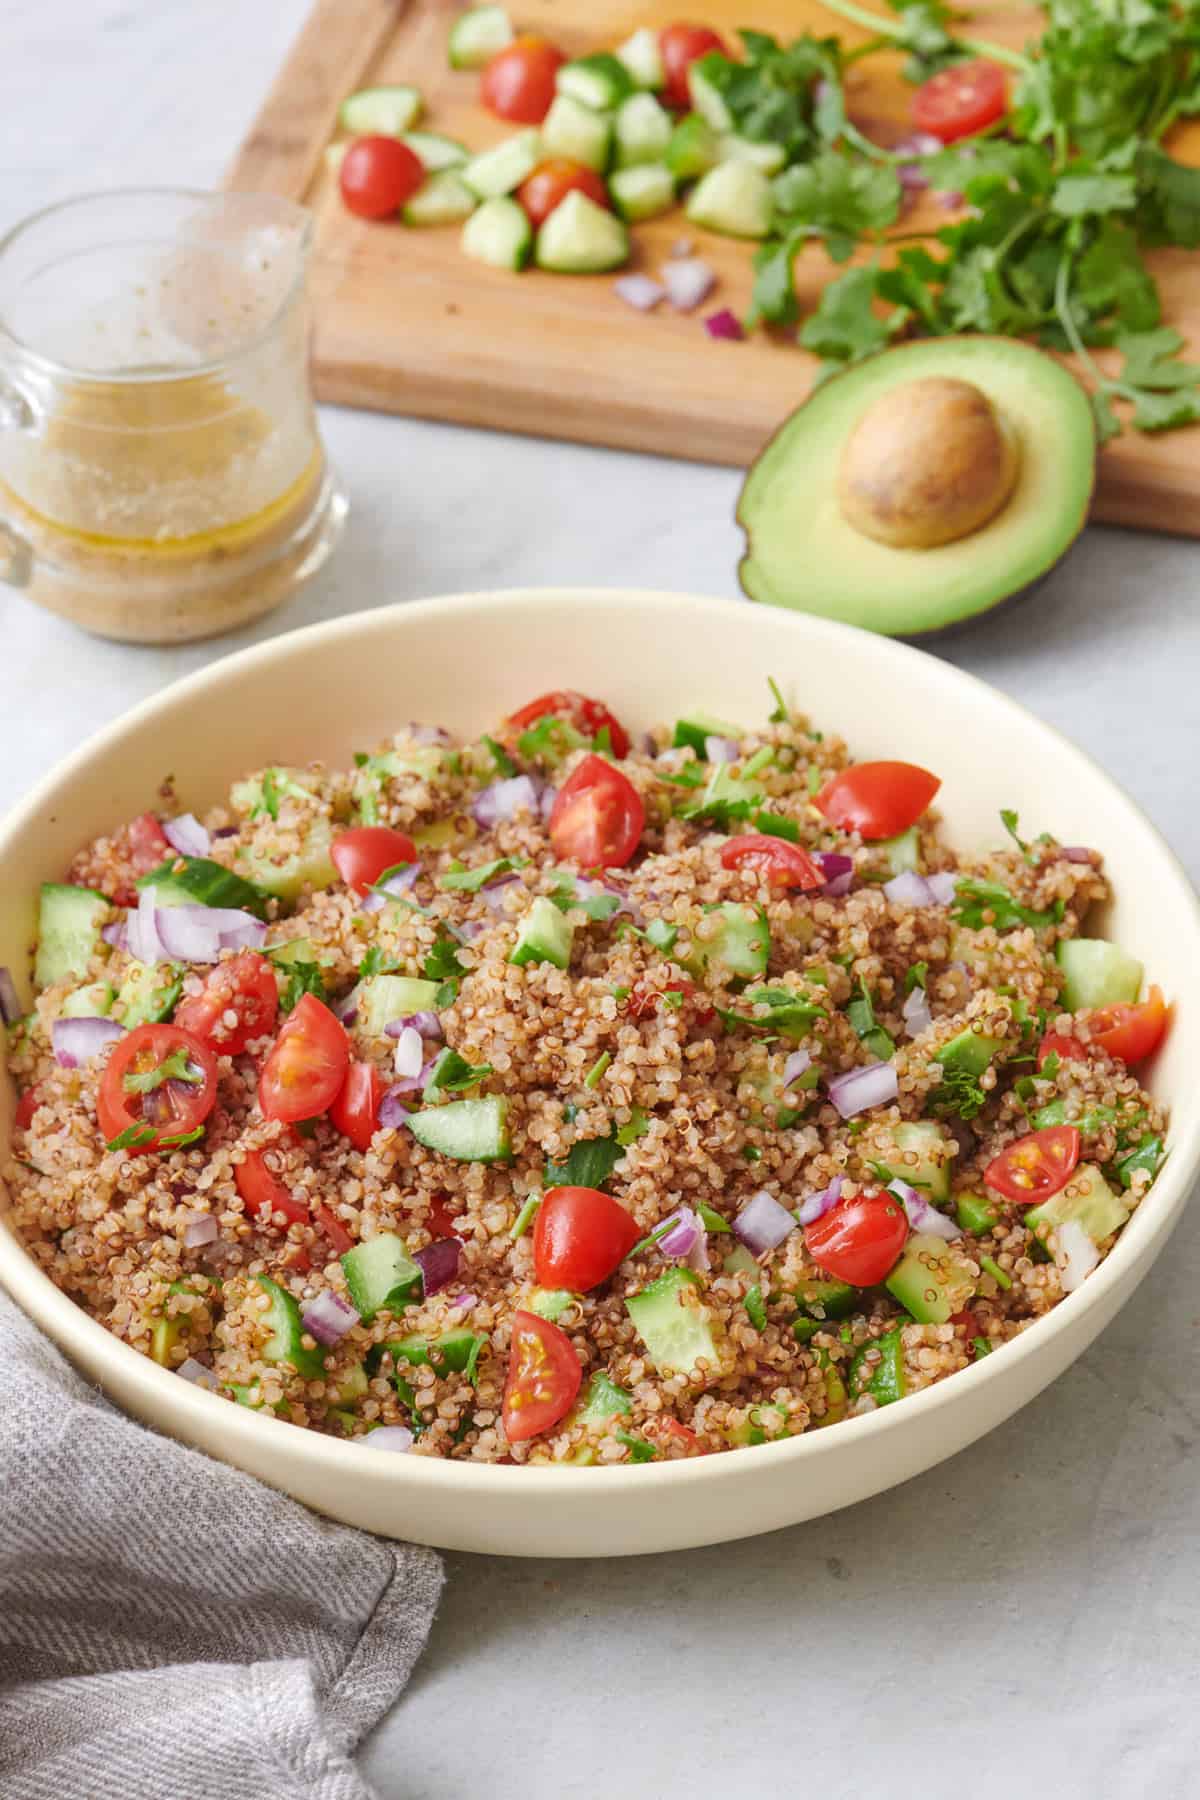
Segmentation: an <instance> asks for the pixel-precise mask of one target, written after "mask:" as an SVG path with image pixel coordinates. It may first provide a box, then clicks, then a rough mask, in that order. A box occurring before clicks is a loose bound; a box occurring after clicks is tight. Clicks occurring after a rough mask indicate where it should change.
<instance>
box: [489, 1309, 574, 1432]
mask: <svg viewBox="0 0 1200 1800" xmlns="http://www.w3.org/2000/svg"><path fill="white" fill-rule="evenodd" d="M582 1378H583V1370H582V1368H581V1367H580V1363H579V1358H578V1357H577V1356H576V1354H575V1346H574V1344H572V1342H571V1340H570V1338H569V1337H568V1336H567V1334H566V1332H565V1331H562V1330H560V1328H559V1327H558V1326H557V1325H554V1324H552V1323H551V1322H550V1320H549V1319H542V1318H539V1317H538V1315H537V1313H531V1312H518V1313H516V1314H515V1315H514V1317H513V1328H512V1349H511V1350H510V1352H509V1358H508V1379H507V1381H506V1382H505V1384H504V1410H503V1414H502V1417H503V1419H504V1430H505V1433H506V1435H507V1437H508V1440H509V1442H510V1443H513V1444H519V1443H522V1442H524V1440H525V1439H526V1438H531V1437H537V1435H538V1433H539V1432H542V1431H549V1430H550V1428H551V1426H553V1425H557V1424H558V1421H559V1420H560V1419H561V1418H563V1417H564V1416H565V1415H566V1414H567V1413H568V1412H570V1410H571V1407H572V1406H573V1404H574V1402H575V1396H576V1394H577V1393H578V1392H579V1383H580V1381H581V1380H582Z"/></svg>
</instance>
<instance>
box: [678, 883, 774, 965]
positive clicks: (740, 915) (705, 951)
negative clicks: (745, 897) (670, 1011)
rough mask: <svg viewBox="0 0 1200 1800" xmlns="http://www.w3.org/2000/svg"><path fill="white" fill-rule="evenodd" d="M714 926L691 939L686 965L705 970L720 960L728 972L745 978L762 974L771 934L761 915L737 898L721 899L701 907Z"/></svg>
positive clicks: (769, 947) (768, 953) (767, 956)
mask: <svg viewBox="0 0 1200 1800" xmlns="http://www.w3.org/2000/svg"><path fill="white" fill-rule="evenodd" d="M705 916H706V918H707V919H709V920H711V921H713V924H714V925H715V929H710V930H709V931H707V932H706V935H705V936H704V937H703V938H695V939H694V940H693V950H692V955H691V958H690V959H689V967H691V968H694V969H696V970H701V969H705V968H707V967H708V966H709V964H710V963H720V964H722V965H723V967H725V968H726V969H728V970H729V972H730V974H731V975H740V976H743V977H745V979H747V980H753V979H754V978H755V976H759V975H765V974H766V972H767V963H768V962H769V960H770V956H771V933H770V930H769V928H768V926H767V921H766V918H765V916H764V914H763V913H762V912H761V910H760V909H759V908H758V907H756V906H749V905H747V904H746V903H745V902H743V901H741V900H722V901H720V902H719V903H718V904H717V905H715V906H709V907H706V908H705Z"/></svg>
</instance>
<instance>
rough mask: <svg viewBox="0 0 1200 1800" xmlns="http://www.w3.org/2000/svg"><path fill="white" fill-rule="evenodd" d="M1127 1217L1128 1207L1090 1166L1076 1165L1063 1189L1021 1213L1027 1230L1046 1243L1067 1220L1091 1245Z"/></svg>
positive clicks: (1108, 1234) (1103, 1237)
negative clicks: (1072, 1222)
mask: <svg viewBox="0 0 1200 1800" xmlns="http://www.w3.org/2000/svg"><path fill="white" fill-rule="evenodd" d="M1128 1218H1129V1208H1128V1207H1127V1206H1126V1204H1125V1201H1124V1199H1123V1197H1122V1196H1121V1195H1120V1194H1114V1193H1113V1191H1112V1189H1111V1188H1110V1187H1109V1185H1108V1183H1107V1181H1105V1179H1104V1177H1103V1175H1102V1174H1101V1173H1100V1171H1099V1169H1097V1168H1096V1167H1095V1166H1094V1165H1093V1164H1092V1163H1080V1165H1079V1167H1078V1168H1077V1169H1074V1170H1073V1171H1072V1173H1071V1179H1070V1181H1068V1182H1067V1185H1066V1186H1065V1187H1062V1188H1060V1189H1059V1190H1058V1192H1057V1194H1051V1196H1050V1198H1049V1199H1048V1200H1043V1201H1042V1204H1041V1205H1040V1206H1035V1207H1033V1208H1032V1209H1031V1210H1030V1211H1029V1212H1027V1213H1026V1214H1025V1223H1026V1225H1027V1226H1028V1227H1029V1229H1030V1231H1032V1232H1034V1233H1035V1235H1036V1236H1037V1237H1039V1238H1040V1239H1041V1241H1042V1243H1043V1244H1046V1243H1047V1241H1048V1239H1049V1235H1050V1233H1051V1232H1052V1231H1053V1230H1054V1228H1055V1227H1056V1226H1058V1225H1065V1224H1066V1223H1067V1221H1068V1220H1069V1219H1074V1220H1075V1222H1076V1223H1077V1224H1079V1225H1082V1226H1083V1229H1084V1230H1085V1231H1086V1232H1087V1234H1088V1236H1089V1237H1090V1238H1091V1240H1092V1242H1093V1244H1101V1243H1103V1242H1104V1239H1105V1238H1107V1237H1111V1236H1112V1234H1113V1232H1114V1231H1119V1230H1120V1229H1121V1227H1122V1225H1124V1224H1125V1222H1126V1220H1127V1219H1128Z"/></svg>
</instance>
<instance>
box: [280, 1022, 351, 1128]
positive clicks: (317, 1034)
mask: <svg viewBox="0 0 1200 1800" xmlns="http://www.w3.org/2000/svg"><path fill="white" fill-rule="evenodd" d="M349 1067H350V1040H349V1038H348V1037H347V1036H346V1032H345V1028H344V1027H343V1026H342V1025H341V1024H340V1023H339V1021H338V1020H337V1019H335V1018H334V1016H333V1014H332V1013H331V1012H330V1010H329V1008H328V1007H327V1006H324V1005H322V1003H321V1001H320V1000H318V999H317V997H316V995H315V994H305V995H304V996H303V998H302V999H301V1000H300V1001H299V1002H298V1004H297V1005H296V1006H294V1007H293V1008H292V1010H291V1012H290V1013H289V1014H288V1016H287V1018H286V1019H285V1020H284V1022H283V1027H282V1029H281V1031H280V1033H279V1036H278V1037H277V1038H276V1039H275V1043H274V1045H273V1047H272V1049H271V1053H270V1055H269V1056H268V1057H267V1060H266V1062H265V1063H264V1064H263V1069H262V1074H261V1075H260V1076H259V1081H258V1104H259V1105H260V1106H261V1107H262V1110H263V1112H264V1114H265V1115H266V1117H267V1118H268V1119H288V1120H294V1119H312V1118H315V1117H316V1115H317V1114H318V1113H323V1112H324V1111H325V1109H326V1108H327V1107H328V1106H330V1105H331V1104H332V1102H333V1101H334V1100H336V1099H337V1096H338V1094H339V1093H340V1092H341V1087H342V1083H343V1082H344V1081H345V1079H346V1071H347V1069H348V1068H349Z"/></svg>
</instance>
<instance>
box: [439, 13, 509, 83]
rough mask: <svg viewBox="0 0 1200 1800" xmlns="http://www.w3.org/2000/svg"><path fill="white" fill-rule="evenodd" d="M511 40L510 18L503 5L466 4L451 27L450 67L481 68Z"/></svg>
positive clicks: (448, 50) (448, 46) (448, 47)
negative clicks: (463, 10)
mask: <svg viewBox="0 0 1200 1800" xmlns="http://www.w3.org/2000/svg"><path fill="white" fill-rule="evenodd" d="M512 41H513V28H512V20H511V19H510V18H509V16H508V14H507V13H506V12H505V10H504V8H503V7H502V6H472V7H469V8H468V10H467V11H466V12H465V13H462V14H460V16H459V17H458V18H457V19H455V21H454V23H453V25H452V26H451V27H450V39H449V43H448V45H447V52H448V55H449V58H450V67H451V68H452V69H482V68H483V66H484V64H485V63H489V62H491V60H492V58H493V56H495V54H496V52H497V51H498V50H503V49H504V47H505V45H507V44H511V43H512Z"/></svg>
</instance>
